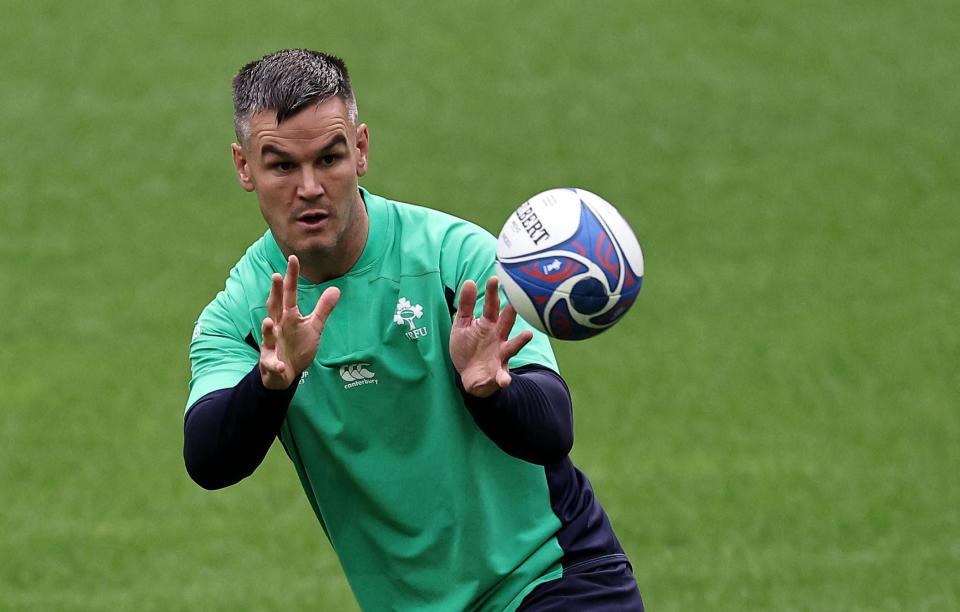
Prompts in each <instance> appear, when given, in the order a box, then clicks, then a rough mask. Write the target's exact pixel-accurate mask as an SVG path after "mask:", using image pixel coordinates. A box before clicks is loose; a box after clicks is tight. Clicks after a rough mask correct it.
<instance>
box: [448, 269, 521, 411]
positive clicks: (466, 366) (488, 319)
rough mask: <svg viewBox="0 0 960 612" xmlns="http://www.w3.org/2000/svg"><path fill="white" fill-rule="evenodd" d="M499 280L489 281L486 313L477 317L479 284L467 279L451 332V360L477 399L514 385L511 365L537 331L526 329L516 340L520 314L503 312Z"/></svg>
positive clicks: (505, 310)
mask: <svg viewBox="0 0 960 612" xmlns="http://www.w3.org/2000/svg"><path fill="white" fill-rule="evenodd" d="M497 287H498V283H497V277H496V276H492V277H490V279H489V280H488V281H487V292H486V295H485V296H484V300H483V314H482V316H481V317H480V318H479V319H476V318H474V316H473V311H474V308H475V307H476V304H477V284H476V283H474V282H473V281H472V280H467V281H465V282H464V283H463V286H462V287H460V300H459V302H458V303H457V315H456V318H454V320H453V329H452V330H450V358H451V359H452V360H453V367H455V368H456V369H457V372H459V374H460V380H461V381H462V382H463V388H464V389H465V390H466V392H467V393H469V394H470V395H473V396H476V397H489V396H491V395H493V393H494V392H495V391H496V390H497V389H500V388H502V387H506V386H508V385H509V384H510V369H509V368H508V367H507V362H508V361H509V360H510V358H511V357H513V356H514V355H516V354H517V353H519V352H520V349H522V348H523V347H524V345H526V344H527V342H530V340H531V339H532V338H533V332H531V331H530V330H524V331H522V332H520V333H519V334H517V335H516V336H515V337H514V338H512V339H511V338H510V331H511V330H512V329H513V324H514V322H515V321H516V320H517V311H516V310H514V309H513V306H511V305H510V304H507V306H506V307H505V308H504V309H503V312H502V313H501V312H500V293H499V292H498V291H497Z"/></svg>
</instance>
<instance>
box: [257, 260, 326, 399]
mask: <svg viewBox="0 0 960 612" xmlns="http://www.w3.org/2000/svg"><path fill="white" fill-rule="evenodd" d="M299 277H300V260H298V259H297V256H296V255H291V256H290V257H289V258H288V259H287V273H286V275H285V276H280V274H279V273H274V275H273V277H272V281H273V284H272V285H271V286H270V295H269V296H268V297H267V318H265V319H264V320H263V327H262V332H263V343H262V346H261V347H260V377H261V379H262V380H263V386H264V387H266V388H268V389H286V388H288V387H289V386H290V385H292V384H293V381H294V380H296V378H297V377H298V376H300V373H301V372H303V371H304V370H306V369H307V368H308V367H309V366H310V364H311V363H312V362H313V359H314V357H316V355H317V349H318V348H319V347H320V334H322V333H323V328H324V326H325V325H326V323H327V318H328V317H329V316H330V313H331V311H333V307H334V306H336V305H337V300H339V299H340V290H339V289H337V288H336V287H329V288H328V289H326V290H325V291H324V292H323V294H322V295H321V296H320V299H319V300H317V305H316V307H315V308H314V309H313V312H311V313H310V314H309V315H307V316H305V317H304V316H301V315H300V307H299V306H297V279H298V278H299Z"/></svg>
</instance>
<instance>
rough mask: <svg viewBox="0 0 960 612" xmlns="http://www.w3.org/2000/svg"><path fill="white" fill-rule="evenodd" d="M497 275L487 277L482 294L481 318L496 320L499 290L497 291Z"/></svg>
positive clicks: (498, 312)
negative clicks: (485, 290) (484, 290)
mask: <svg viewBox="0 0 960 612" xmlns="http://www.w3.org/2000/svg"><path fill="white" fill-rule="evenodd" d="M497 284H498V281H497V277H496V276H491V277H490V278H488V279H487V292H486V293H485V294H484V296H483V318H484V319H486V320H488V321H494V322H496V320H497V318H498V317H499V316H500V292H499V291H497Z"/></svg>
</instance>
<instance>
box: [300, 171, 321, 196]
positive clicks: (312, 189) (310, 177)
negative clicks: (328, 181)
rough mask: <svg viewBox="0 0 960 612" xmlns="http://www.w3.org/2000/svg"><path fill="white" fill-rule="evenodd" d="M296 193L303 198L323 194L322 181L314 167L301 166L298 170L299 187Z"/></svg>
mask: <svg viewBox="0 0 960 612" xmlns="http://www.w3.org/2000/svg"><path fill="white" fill-rule="evenodd" d="M297 195H298V196H300V197H301V198H303V199H304V200H315V199H317V198H319V197H320V196H322V195H323V183H322V182H321V180H320V177H319V176H318V174H317V171H316V169H315V168H311V167H307V168H303V170H302V171H301V172H300V187H299V189H298V190H297Z"/></svg>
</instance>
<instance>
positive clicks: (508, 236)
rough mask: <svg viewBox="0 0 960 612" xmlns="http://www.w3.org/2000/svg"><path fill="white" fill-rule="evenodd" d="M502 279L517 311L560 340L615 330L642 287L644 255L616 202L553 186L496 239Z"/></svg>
mask: <svg viewBox="0 0 960 612" xmlns="http://www.w3.org/2000/svg"><path fill="white" fill-rule="evenodd" d="M497 276H498V277H499V279H500V285H501V286H502V287H503V291H504V292H505V293H506V295H507V299H508V300H510V303H511V304H512V305H513V307H514V308H515V309H516V311H517V314H519V315H520V316H521V317H523V318H524V320H526V321H527V322H528V323H530V324H531V325H533V326H534V327H536V328H537V329H539V330H541V331H543V332H545V333H547V334H549V335H550V336H552V337H554V338H558V339H560V340H583V339H585V338H590V337H591V336H595V335H597V334H599V333H600V332H602V331H604V330H606V329H609V328H610V327H611V326H612V325H613V324H614V323H616V322H617V321H619V320H620V318H621V317H623V315H624V314H626V312H627V310H629V309H630V306H632V305H633V302H634V300H636V298H637V294H638V293H639V292H640V286H641V285H642V284H643V252H642V251H641V250H640V243H639V242H637V238H636V236H634V234H633V230H631V229H630V226H629V225H628V224H627V222H626V221H625V220H624V218H623V217H622V216H621V215H620V213H619V212H617V209H616V208H614V207H613V206H612V205H611V204H610V203H609V202H607V201H606V200H604V199H603V198H601V197H600V196H598V195H596V194H593V193H590V192H589V191H586V190H584V189H574V188H569V189H551V190H549V191H544V192H543V193H539V194H537V195H535V196H533V197H532V198H530V199H529V200H527V201H526V202H524V203H523V204H521V205H520V207H519V208H517V210H516V211H514V213H513V214H512V215H510V218H509V219H507V222H506V224H505V225H504V226H503V230H502V231H501V232H500V237H499V240H498V242H497Z"/></svg>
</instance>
